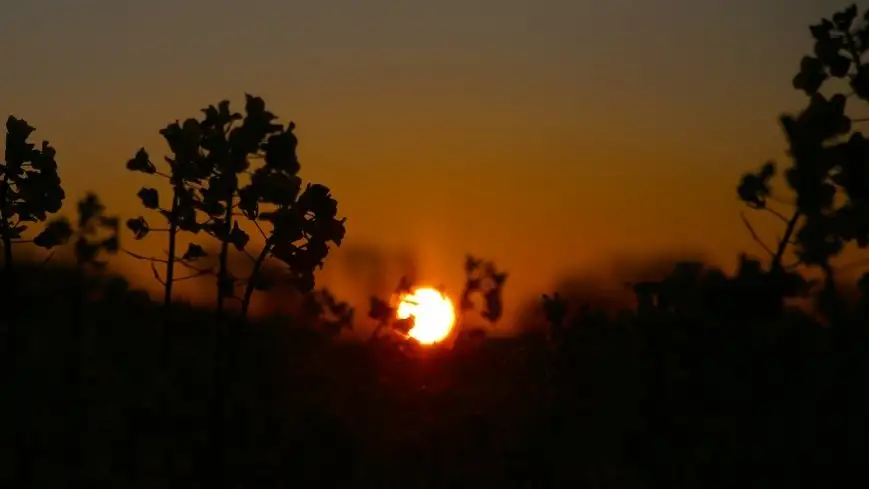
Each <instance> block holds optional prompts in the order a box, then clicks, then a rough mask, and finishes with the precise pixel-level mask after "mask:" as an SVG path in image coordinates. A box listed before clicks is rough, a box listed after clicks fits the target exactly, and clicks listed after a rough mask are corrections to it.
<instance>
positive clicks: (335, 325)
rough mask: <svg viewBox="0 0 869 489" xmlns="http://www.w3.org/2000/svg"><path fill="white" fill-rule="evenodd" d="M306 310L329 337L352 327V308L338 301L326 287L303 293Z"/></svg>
mask: <svg viewBox="0 0 869 489" xmlns="http://www.w3.org/2000/svg"><path fill="white" fill-rule="evenodd" d="M305 306H306V310H307V311H308V312H309V313H311V314H312V315H313V316H314V321H315V322H316V323H317V324H318V326H320V327H322V328H323V330H325V331H326V333H327V334H328V335H329V336H330V337H336V336H338V335H340V334H341V331H344V330H345V329H346V330H352V329H353V315H354V310H353V308H352V307H351V306H350V304H348V303H347V302H345V301H339V300H338V299H337V298H335V296H334V294H332V292H330V291H329V290H328V289H319V290H315V291H312V292H310V293H307V294H305Z"/></svg>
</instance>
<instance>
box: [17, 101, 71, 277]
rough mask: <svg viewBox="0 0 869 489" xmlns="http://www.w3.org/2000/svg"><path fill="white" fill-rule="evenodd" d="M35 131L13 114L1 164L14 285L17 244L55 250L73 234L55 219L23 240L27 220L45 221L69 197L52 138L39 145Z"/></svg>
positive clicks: (26, 228) (32, 221)
mask: <svg viewBox="0 0 869 489" xmlns="http://www.w3.org/2000/svg"><path fill="white" fill-rule="evenodd" d="M33 131H35V129H34V128H33V127H31V126H30V125H29V124H28V123H27V121H25V120H23V119H17V118H15V117H13V116H9V118H8V119H7V120H6V152H5V161H4V162H3V163H2V164H0V236H2V244H3V256H4V267H5V270H6V273H7V285H10V286H11V284H10V283H9V281H10V280H11V274H12V270H13V266H14V263H13V253H12V247H13V245H15V244H19V243H29V242H32V243H33V244H35V245H36V246H39V247H41V248H45V249H51V248H54V247H55V246H59V245H61V244H64V243H65V242H66V241H67V240H69V237H70V235H71V231H70V229H69V226H68V225H65V224H64V222H62V221H53V222H49V223H48V225H47V226H46V227H45V228H44V229H43V230H42V232H41V233H39V234H38V235H36V237H34V238H33V239H32V240H25V239H22V235H23V233H24V232H25V231H27V230H28V226H27V224H26V223H41V222H45V221H46V220H47V219H48V214H53V213H56V212H58V211H60V208H61V206H62V205H63V201H64V199H65V197H66V195H65V193H64V191H63V188H62V187H61V183H60V176H59V175H58V173H57V161H56V160H55V155H56V151H55V149H54V148H53V147H51V145H49V144H48V141H43V142H42V145H41V147H40V148H36V145H34V144H33V143H31V142H30V135H31V134H33Z"/></svg>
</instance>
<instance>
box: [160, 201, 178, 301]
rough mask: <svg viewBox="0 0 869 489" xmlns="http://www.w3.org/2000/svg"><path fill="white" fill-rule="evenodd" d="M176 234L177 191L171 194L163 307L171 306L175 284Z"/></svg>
mask: <svg viewBox="0 0 869 489" xmlns="http://www.w3.org/2000/svg"><path fill="white" fill-rule="evenodd" d="M177 234H178V190H177V189H175V190H174V191H173V193H172V209H171V210H170V211H169V257H168V258H167V263H166V286H165V288H164V290H163V307H165V308H166V310H167V311H168V310H169V307H170V306H171V305H172V284H173V282H175V248H176V237H177Z"/></svg>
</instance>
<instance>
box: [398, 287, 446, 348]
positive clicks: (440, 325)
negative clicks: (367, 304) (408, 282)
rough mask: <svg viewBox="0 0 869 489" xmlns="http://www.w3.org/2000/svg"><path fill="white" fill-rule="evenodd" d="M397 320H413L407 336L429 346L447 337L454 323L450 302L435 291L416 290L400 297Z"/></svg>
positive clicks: (427, 289) (429, 289) (430, 289)
mask: <svg viewBox="0 0 869 489" xmlns="http://www.w3.org/2000/svg"><path fill="white" fill-rule="evenodd" d="M396 316H398V319H408V318H412V319H413V327H412V328H411V329H410V331H409V332H408V333H407V334H408V336H410V337H411V338H413V339H415V340H416V341H418V342H420V343H421V344H423V345H431V344H434V343H437V342H439V341H442V340H444V339H445V338H446V337H447V336H449V334H450V331H451V330H452V328H453V325H454V324H455V322H456V313H455V309H454V308H453V303H452V301H451V300H450V299H449V298H448V297H447V296H445V295H444V294H442V293H441V292H439V291H438V290H436V289H433V288H429V287H422V288H418V289H416V290H414V291H413V293H412V294H405V295H403V296H402V297H401V300H400V302H399V304H398V308H397V310H396Z"/></svg>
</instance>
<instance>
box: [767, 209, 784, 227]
mask: <svg viewBox="0 0 869 489" xmlns="http://www.w3.org/2000/svg"><path fill="white" fill-rule="evenodd" d="M764 210H766V211H767V212H769V213H770V214H772V215H774V216H775V217H777V218H779V219H780V220H781V222H783V223H785V224H787V222H788V218H787V217H785V216H784V215H783V214H782V213H780V212H779V211H777V210H775V209H772V208H770V207H764Z"/></svg>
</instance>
